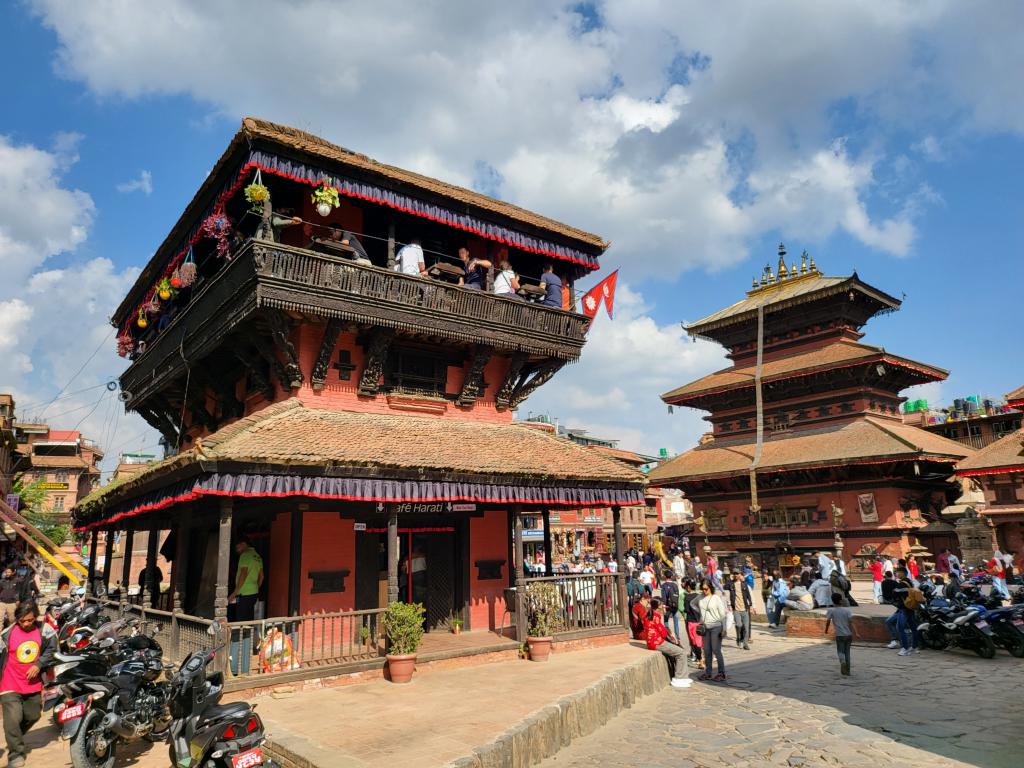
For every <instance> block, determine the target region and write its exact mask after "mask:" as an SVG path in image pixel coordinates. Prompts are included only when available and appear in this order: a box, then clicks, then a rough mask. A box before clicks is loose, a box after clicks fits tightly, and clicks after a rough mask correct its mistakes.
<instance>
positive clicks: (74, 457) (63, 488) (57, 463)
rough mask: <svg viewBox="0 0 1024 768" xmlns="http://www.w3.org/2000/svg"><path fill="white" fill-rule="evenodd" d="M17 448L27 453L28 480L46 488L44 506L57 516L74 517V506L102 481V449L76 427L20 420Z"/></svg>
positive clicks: (62, 517)
mask: <svg viewBox="0 0 1024 768" xmlns="http://www.w3.org/2000/svg"><path fill="white" fill-rule="evenodd" d="M15 433H16V435H17V441H18V450H19V451H20V452H21V453H23V454H25V455H26V456H27V457H28V469H26V470H25V482H26V484H28V483H34V482H36V481H39V482H41V483H42V484H43V488H44V489H45V490H46V500H45V501H44V502H43V510H44V511H47V512H51V513H52V514H53V515H54V516H55V517H56V518H57V519H58V520H61V521H67V520H70V519H71V514H70V513H71V508H72V507H74V506H75V504H77V503H78V502H79V501H81V500H82V499H84V498H85V497H86V496H88V495H89V493H91V492H92V490H93V488H94V487H96V486H97V485H99V480H100V468H99V464H100V462H101V461H102V460H103V451H102V449H101V448H100V447H99V446H98V445H97V444H96V443H94V442H93V441H92V440H89V439H87V438H85V437H83V436H82V433H81V432H78V431H77V430H64V429H51V428H50V426H49V425H48V424H21V423H19V424H17V425H16V427H15Z"/></svg>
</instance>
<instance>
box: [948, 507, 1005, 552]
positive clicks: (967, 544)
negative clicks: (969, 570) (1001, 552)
mask: <svg viewBox="0 0 1024 768" xmlns="http://www.w3.org/2000/svg"><path fill="white" fill-rule="evenodd" d="M955 525H956V535H957V538H958V539H959V540H960V553H961V557H960V559H961V560H962V561H963V563H964V565H967V564H970V565H981V564H982V563H985V562H987V561H988V560H989V559H991V557H992V553H993V552H994V551H995V548H996V533H995V529H994V528H993V527H992V522H991V521H990V520H989V519H988V518H987V517H982V516H981V515H979V514H978V513H977V512H976V511H975V509H974V507H968V508H967V510H966V511H965V512H964V516H963V517H961V518H960V519H959V520H957V521H956V524H955Z"/></svg>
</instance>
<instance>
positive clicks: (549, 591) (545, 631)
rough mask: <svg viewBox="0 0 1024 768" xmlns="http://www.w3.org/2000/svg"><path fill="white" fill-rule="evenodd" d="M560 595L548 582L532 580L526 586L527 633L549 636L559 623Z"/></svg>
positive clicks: (531, 635)
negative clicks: (532, 581)
mask: <svg viewBox="0 0 1024 768" xmlns="http://www.w3.org/2000/svg"><path fill="white" fill-rule="evenodd" d="M561 618H562V596H561V595H560V594H559V591H558V587H556V586H555V585H554V584H551V583H550V582H534V583H532V584H528V585H527V587H526V621H527V634H528V635H529V636H530V637H551V635H552V634H553V633H554V632H556V631H557V630H558V628H559V626H560V624H561Z"/></svg>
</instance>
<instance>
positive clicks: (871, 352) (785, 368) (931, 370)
mask: <svg viewBox="0 0 1024 768" xmlns="http://www.w3.org/2000/svg"><path fill="white" fill-rule="evenodd" d="M873 358H878V359H879V360H881V359H884V360H885V361H886V362H888V363H891V364H893V365H906V366H909V367H912V368H914V369H916V370H918V371H921V372H923V373H925V374H926V375H930V376H934V377H935V378H936V379H944V378H946V376H947V375H948V372H947V371H944V370H942V369H941V368H935V367H934V366H931V365H925V364H924V363H918V362H915V361H913V360H908V359H907V358H904V357H899V356H897V355H890V354H889V353H887V352H886V351H885V350H884V349H882V348H881V347H872V346H870V345H868V344H859V343H857V342H855V341H837V342H834V343H832V344H827V345H826V346H824V347H819V348H818V349H811V350H808V351H807V352H800V353H798V354H795V355H789V356H787V357H780V358H776V359H774V360H768V361H766V362H765V363H764V365H763V366H762V371H761V376H762V382H765V383H767V382H769V381H771V380H772V379H774V378H777V377H778V378H786V377H788V376H791V375H793V374H799V373H811V372H813V371H815V370H818V369H827V368H832V367H837V366H840V365H843V364H849V363H853V362H860V361H862V360H864V361H866V360H870V359H873ZM754 369H755V366H754V365H753V364H751V365H744V366H741V367H739V368H724V369H722V370H721V371H716V372H715V373H711V374H708V375H707V376H705V377H704V378H702V379H697V380H696V381H692V382H690V383H689V384H686V385H684V386H682V387H679V388H678V389H673V390H672V391H671V392H666V393H665V394H664V395H662V396H661V399H662V400H664V401H665V402H669V403H674V402H679V401H680V400H681V399H684V398H688V397H692V396H694V395H697V394H700V393H704V392H713V391H716V390H724V389H734V388H741V387H752V386H754Z"/></svg>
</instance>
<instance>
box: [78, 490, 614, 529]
mask: <svg viewBox="0 0 1024 768" xmlns="http://www.w3.org/2000/svg"><path fill="white" fill-rule="evenodd" d="M202 496H229V497H231V498H238V499H242V498H254V499H283V498H289V497H293V496H302V497H305V498H308V499H327V500H334V501H380V502H384V503H387V504H391V503H394V504H404V503H405V502H403V501H395V500H394V499H385V498H381V497H379V496H352V495H347V494H328V493H303V492H301V491H296V492H294V493H235V492H233V491H215V490H205V489H202V488H200V489H198V490H195V491H192V492H191V493H184V494H181V495H180V496H170V497H168V498H166V499H161V500H160V501H157V502H153V503H152V504H143V505H142V506H140V507H133V508H132V509H129V510H127V511H125V512H119V513H118V514H116V515H114V516H113V517H108V518H105V519H103V520H99V521H97V522H95V523H89V524H88V525H82V526H76V527H75V529H74V530H75V531H78V532H81V531H91V530H92V529H93V528H106V527H109V526H110V524H111V523H116V522H118V521H119V520H124V519H127V518H129V517H138V516H139V515H141V514H144V513H146V512H155V511H156V510H159V509H166V508H167V507H171V506H174V505H175V504H179V503H182V502H186V501H195V500H196V499H198V498H200V497H202ZM447 501H452V502H467V501H472V502H476V503H477V504H533V505H544V506H563V507H574V508H579V509H583V507H582V506H580V505H579V504H576V503H574V502H571V501H535V500H531V499H507V500H505V501H493V500H492V499H486V498H483V497H482V496H452V497H449V498H442V497H440V496H431V497H427V498H422V499H415V500H414V502H415V503H417V504H436V503H440V502H447ZM618 503H619V502H616V501H605V500H601V501H596V502H588V503H587V504H588V506H590V507H595V506H598V505H603V506H607V507H610V506H614V505H615V504H618Z"/></svg>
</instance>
